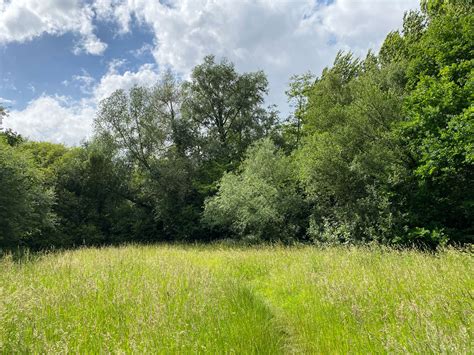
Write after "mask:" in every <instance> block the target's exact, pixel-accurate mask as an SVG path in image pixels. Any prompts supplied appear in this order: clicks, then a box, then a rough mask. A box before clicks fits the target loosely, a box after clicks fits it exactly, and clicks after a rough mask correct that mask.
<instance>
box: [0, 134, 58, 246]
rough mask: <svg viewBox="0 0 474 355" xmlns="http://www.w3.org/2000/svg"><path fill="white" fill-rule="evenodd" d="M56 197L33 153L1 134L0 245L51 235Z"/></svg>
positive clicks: (35, 239)
mask: <svg viewBox="0 0 474 355" xmlns="http://www.w3.org/2000/svg"><path fill="white" fill-rule="evenodd" d="M53 198H54V197H53V193H52V191H51V190H50V189H47V188H46V187H45V186H44V179H43V175H42V174H41V172H40V171H39V169H38V168H36V167H35V165H34V164H33V162H32V159H31V157H30V156H28V155H27V154H24V153H22V152H20V151H18V150H16V149H14V148H13V147H11V146H9V145H8V144H7V143H6V140H5V139H3V137H0V221H1V223H0V249H5V248H12V247H15V246H22V245H29V244H33V243H36V242H37V240H41V239H42V238H45V237H46V238H47V234H48V233H51V231H53V230H54V224H55V223H54V222H55V217H54V215H53V214H52V211H51V208H52V204H53Z"/></svg>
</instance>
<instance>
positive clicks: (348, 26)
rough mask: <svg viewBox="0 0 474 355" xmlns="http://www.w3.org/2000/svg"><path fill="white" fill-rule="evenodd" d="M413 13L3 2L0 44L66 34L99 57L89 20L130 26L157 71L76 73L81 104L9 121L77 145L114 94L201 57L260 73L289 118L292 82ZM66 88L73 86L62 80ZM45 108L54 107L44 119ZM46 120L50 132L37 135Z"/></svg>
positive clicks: (119, 64)
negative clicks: (143, 34)
mask: <svg viewBox="0 0 474 355" xmlns="http://www.w3.org/2000/svg"><path fill="white" fill-rule="evenodd" d="M416 8H418V0H357V1H353V0H335V1H331V2H329V1H315V0H298V1H292V0H278V1H274V0H255V1H249V0H241V1H235V0H220V1H215V0H181V1H149V0H90V1H87V2H85V1H84V2H79V1H75V0H12V1H11V2H3V1H2V0H0V43H2V42H3V43H7V42H9V41H24V40H28V39H31V38H33V37H35V36H39V35H40V34H41V33H51V34H61V33H64V32H67V31H72V32H75V33H78V34H79V35H80V37H81V38H82V40H81V41H80V42H79V43H78V44H77V46H76V49H75V51H76V52H77V53H79V52H82V51H85V52H88V53H91V54H100V53H102V52H103V51H104V50H105V47H106V44H104V43H102V42H101V41H100V39H98V38H97V37H96V35H95V34H94V25H93V21H94V20H95V21H103V22H106V23H110V24H111V26H115V27H114V28H116V29H117V32H118V33H119V34H124V33H127V32H131V31H132V26H131V23H132V22H133V21H136V23H137V25H139V26H142V27H145V28H148V29H150V30H151V31H152V32H153V34H154V41H153V43H152V44H151V43H150V44H148V45H145V46H144V47H142V49H141V50H139V51H137V52H136V53H135V54H136V55H138V56H139V55H141V54H142V53H144V52H145V51H151V53H152V54H153V56H154V58H155V63H150V64H146V65H144V66H142V67H141V68H139V70H137V71H129V70H124V67H125V64H126V63H124V62H123V61H113V62H111V63H110V65H109V70H108V71H107V73H106V74H105V75H104V76H103V77H102V78H100V79H98V80H95V81H93V82H92V81H91V80H90V79H86V78H80V76H81V75H82V74H81V75H80V76H78V77H77V78H75V79H76V82H78V81H79V82H81V85H83V87H84V90H83V91H84V93H85V94H87V95H88V97H87V99H83V100H82V101H79V102H77V101H76V102H74V101H70V100H69V101H67V102H66V101H62V100H60V99H58V97H50V96H48V97H46V96H42V97H40V98H38V99H36V100H33V101H32V102H30V104H29V105H28V107H27V108H26V109H25V110H24V111H18V112H16V111H14V112H12V113H11V116H10V118H9V122H10V120H11V122H12V124H13V122H14V121H15V122H17V123H16V127H18V129H19V130H20V129H22V128H24V129H25V131H27V132H29V133H27V134H29V135H31V136H32V137H34V138H37V139H53V140H60V139H63V142H67V143H71V142H78V141H79V140H80V139H79V138H80V137H81V134H87V132H90V126H87V125H90V123H91V121H92V117H93V115H94V110H95V108H96V106H97V103H98V102H99V101H100V100H101V99H103V98H105V97H107V96H108V95H110V94H111V93H112V92H113V91H114V90H116V89H118V88H124V89H128V88H130V87H132V86H133V85H151V84H153V83H154V82H155V81H156V80H157V78H158V69H159V68H164V67H171V68H172V69H174V70H175V71H176V72H178V73H180V74H183V76H184V77H186V76H187V75H188V74H189V72H190V70H191V69H192V67H193V66H195V65H196V64H198V63H200V62H201V60H202V58H203V57H204V56H205V55H207V54H215V55H216V56H218V57H223V56H225V57H227V58H229V59H230V60H231V61H233V62H234V63H235V64H236V66H237V69H238V70H240V71H255V70H259V69H262V70H264V71H265V72H266V74H267V76H268V79H269V82H270V97H269V100H268V103H275V104H277V105H278V106H279V108H280V110H281V111H282V114H283V115H285V114H287V113H288V106H287V104H286V97H285V94H284V92H285V89H286V88H287V85H288V80H289V78H290V76H291V75H293V74H298V73H304V72H306V71H308V70H311V71H313V72H315V73H320V72H321V70H322V69H323V68H324V67H325V66H327V65H329V64H331V62H332V60H333V59H334V57H335V55H336V53H337V51H338V50H340V49H343V50H351V51H353V52H354V53H355V54H356V55H359V56H363V55H365V53H366V52H367V50H368V49H370V48H372V49H374V50H378V48H379V47H380V45H381V43H382V41H383V39H384V38H385V36H386V34H387V33H388V32H389V31H391V30H393V29H396V28H399V27H400V25H401V23H402V18H403V13H404V12H405V11H407V10H409V9H416ZM20 19H21V21H20ZM133 27H134V26H133ZM82 76H84V75H82ZM87 80H89V82H87ZM71 82H74V78H71V79H69V80H67V83H68V84H70V83H71ZM46 108H49V109H51V111H50V113H49V114H48V115H46V114H45V112H46V110H45V109H46ZM35 110H37V111H38V112H39V114H38V115H36V114H35ZM86 113H87V114H88V115H89V116H88V117H89V118H88V119H86V118H85V115H86ZM53 116H54V118H53ZM62 117H64V118H62ZM29 120H31V122H32V124H31V125H30V124H29V123H28V122H30V121H29ZM42 120H44V125H45V126H44V127H50V128H44V129H42V127H43V126H42V123H41V122H42ZM63 121H64V123H61V122H63ZM19 122H21V123H19ZM53 122H54V123H53ZM25 126H26V127H27V128H25ZM86 126H87V127H89V128H88V130H87V129H86ZM53 127H54V128H53ZM20 132H21V130H20ZM22 133H23V132H22Z"/></svg>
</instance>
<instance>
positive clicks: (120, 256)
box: [0, 246, 474, 354]
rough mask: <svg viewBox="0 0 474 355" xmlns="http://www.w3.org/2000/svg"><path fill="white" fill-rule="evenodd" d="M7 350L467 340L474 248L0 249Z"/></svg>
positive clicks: (289, 348) (348, 347) (355, 348)
mask: <svg viewBox="0 0 474 355" xmlns="http://www.w3.org/2000/svg"><path fill="white" fill-rule="evenodd" d="M0 267H1V269H0V352H2V353H12V352H34V353H43V352H49V353H59V352H80V353H90V352H126V353H132V352H135V353H143V352H153V353H156V352H159V353H190V352H192V353H196V352H198V353H207V352H211V353H222V352H237V353H268V354H276V353H295V352H301V353H328V352H331V353H334V352H336V353H347V352H354V353H367V352H371V353H385V352H404V353H405V352H412V353H439V352H442V353H469V352H471V351H472V348H473V341H474V336H473V328H472V324H473V320H474V319H473V317H474V313H473V307H474V302H473V291H474V279H473V275H474V273H473V272H474V264H473V259H472V255H471V254H468V253H462V252H458V251H454V250H447V251H445V252H443V253H440V254H438V255H428V254H423V253H418V252H415V251H403V252H401V251H388V250H382V249H373V250H370V249H366V248H352V249H347V248H330V249H316V248H309V247H307V248H262V249H231V248H219V247H178V246H173V247H172V246H156V247H144V246H128V247H122V248H104V249H82V250H77V251H68V252H63V253H59V254H52V255H46V256H43V257H41V258H39V259H38V260H36V261H31V262H26V263H21V264H18V263H14V262H12V261H11V260H10V259H8V258H6V259H4V260H2V261H0Z"/></svg>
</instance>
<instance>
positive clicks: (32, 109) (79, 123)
mask: <svg viewBox="0 0 474 355" xmlns="http://www.w3.org/2000/svg"><path fill="white" fill-rule="evenodd" d="M119 67H120V62H119V61H112V62H111V64H110V65H109V70H108V72H107V74H106V75H104V76H103V77H102V78H101V80H100V81H99V82H96V81H95V80H94V78H92V77H91V76H90V75H89V74H88V73H87V72H86V71H82V72H81V74H78V75H74V76H73V77H72V79H71V80H70V81H67V80H66V81H65V83H64V84H65V85H71V83H74V84H75V85H79V87H80V88H81V90H82V91H83V92H84V93H88V94H89V96H88V97H87V98H85V99H82V100H79V101H75V100H72V99H71V98H68V97H64V96H47V95H44V94H43V95H42V96H40V97H39V98H37V99H35V100H32V101H31V102H29V103H28V105H27V107H26V108H25V109H24V110H12V111H10V112H9V116H8V117H7V118H6V119H5V120H4V122H3V126H4V127H6V128H11V129H13V130H15V131H17V132H19V133H21V134H23V135H25V136H26V137H29V138H30V139H33V140H48V141H52V142H56V143H65V144H68V145H77V144H79V143H80V142H81V141H82V140H83V139H85V138H87V137H90V136H91V134H92V123H93V120H94V117H95V114H96V109H97V105H98V103H99V102H100V100H102V99H104V98H106V97H108V96H109V95H110V94H112V93H113V92H114V91H115V90H117V89H125V90H128V89H130V88H132V87H133V86H134V85H140V86H151V85H153V84H154V83H156V81H157V80H158V76H159V74H158V72H157V68H156V66H155V65H154V64H145V65H143V66H141V67H140V68H139V70H138V71H136V72H133V71H128V70H127V71H125V72H123V73H119V71H118V68H119ZM66 83H67V84H66ZM0 100H1V99H0Z"/></svg>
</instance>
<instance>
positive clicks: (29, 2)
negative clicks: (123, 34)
mask: <svg viewBox="0 0 474 355" xmlns="http://www.w3.org/2000/svg"><path fill="white" fill-rule="evenodd" d="M94 16H95V14H94V11H93V8H92V6H91V5H87V4H85V3H84V2H81V1H77V0H12V1H8V2H3V1H2V3H1V4H0V43H3V44H5V43H10V42H25V41H28V40H31V39H33V38H35V37H38V36H40V35H42V34H45V33H48V34H52V35H61V34H64V33H66V32H73V33H75V34H77V35H78V36H79V37H80V40H79V42H78V43H77V44H76V46H75V49H74V53H76V54H79V53H82V52H85V53H89V54H94V55H100V54H102V53H103V52H104V51H105V49H106V48H107V44H105V43H103V42H102V41H101V40H100V39H99V38H97V36H96V35H95V34H94V25H93V19H94Z"/></svg>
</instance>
